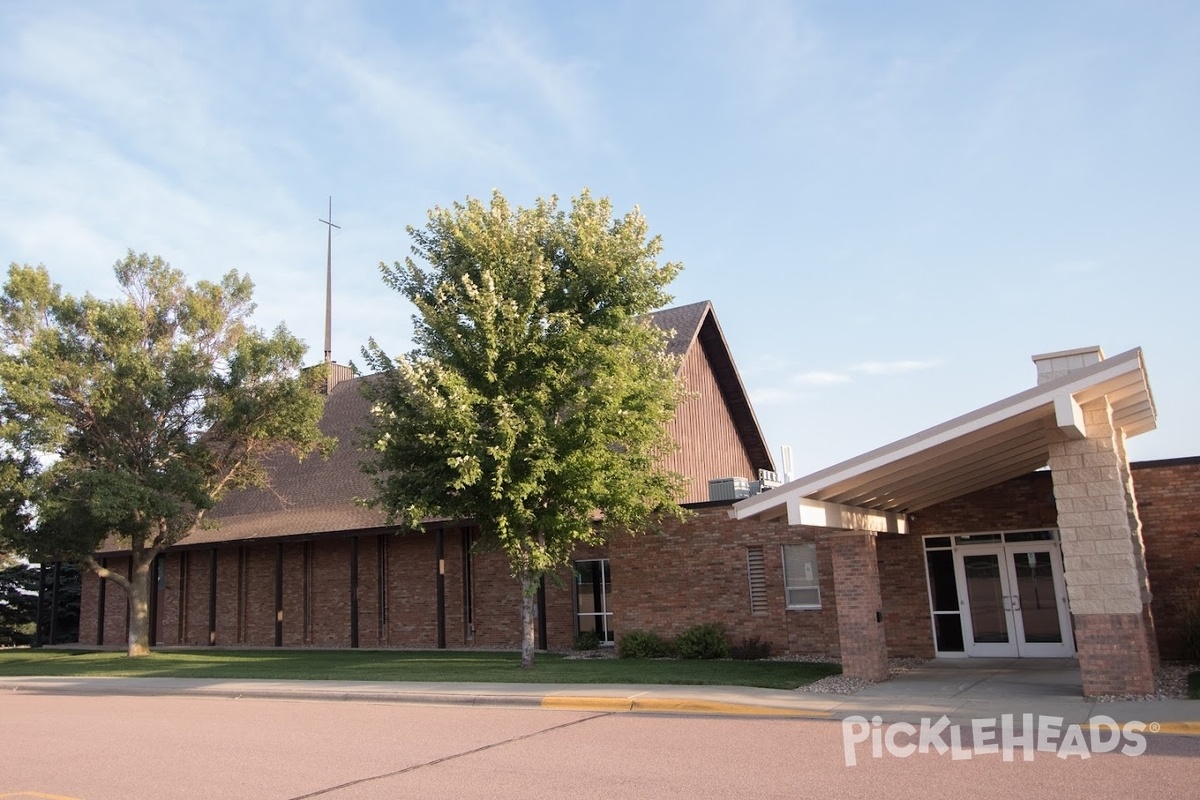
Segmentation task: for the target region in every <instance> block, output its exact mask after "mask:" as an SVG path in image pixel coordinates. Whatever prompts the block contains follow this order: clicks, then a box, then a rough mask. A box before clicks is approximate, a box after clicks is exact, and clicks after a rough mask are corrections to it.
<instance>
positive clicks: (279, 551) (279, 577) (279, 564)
mask: <svg viewBox="0 0 1200 800" xmlns="http://www.w3.org/2000/svg"><path fill="white" fill-rule="evenodd" d="M275 646H276V647H283V543H282V542H280V543H279V544H277V545H275Z"/></svg>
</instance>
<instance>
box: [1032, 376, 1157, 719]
mask: <svg viewBox="0 0 1200 800" xmlns="http://www.w3.org/2000/svg"><path fill="white" fill-rule="evenodd" d="M1082 410H1083V415H1084V422H1085V425H1086V433H1087V435H1086V437H1084V438H1082V439H1071V438H1067V437H1066V436H1065V435H1063V434H1062V433H1061V432H1059V431H1058V430H1057V429H1055V430H1053V431H1051V432H1050V435H1049V448H1050V471H1051V476H1052V478H1053V481H1054V498H1055V502H1056V504H1057V506H1058V527H1059V530H1060V532H1061V534H1062V551H1063V573H1064V576H1065V578H1066V581H1067V598H1068V602H1069V604H1070V608H1071V614H1072V616H1073V619H1074V622H1075V637H1076V644H1077V646H1078V650H1079V666H1080V671H1081V673H1082V678H1083V692H1084V694H1085V695H1089V696H1092V695H1105V694H1149V693H1151V692H1153V691H1154V661H1155V657H1154V650H1155V648H1154V647H1153V645H1154V643H1153V642H1152V641H1151V636H1152V631H1153V628H1152V627H1150V626H1148V623H1149V621H1150V618H1149V612H1148V610H1147V609H1148V605H1149V602H1150V588H1149V583H1148V581H1147V579H1146V560H1145V550H1144V548H1143V545H1142V531H1141V522H1140V520H1139V519H1138V513H1137V500H1136V498H1135V497H1134V493H1133V483H1132V481H1131V480H1130V473H1129V464H1128V463H1127V461H1126V458H1125V443H1124V434H1123V433H1122V432H1121V431H1120V430H1114V429H1113V425H1112V412H1111V408H1110V407H1109V405H1108V401H1107V400H1105V399H1104V398H1101V399H1099V400H1095V401H1093V402H1091V403H1088V404H1086V405H1084V406H1083V408H1082Z"/></svg>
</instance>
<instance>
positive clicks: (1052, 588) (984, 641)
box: [955, 544, 1075, 657]
mask: <svg viewBox="0 0 1200 800" xmlns="http://www.w3.org/2000/svg"><path fill="white" fill-rule="evenodd" d="M955 560H956V564H955V567H956V571H957V572H958V585H959V586H960V587H961V589H960V603H961V605H962V606H963V607H964V609H965V610H966V612H967V613H966V614H964V615H963V628H964V630H963V633H964V634H965V636H964V639H965V645H966V652H967V655H972V656H1043V657H1046V656H1050V657H1053V656H1070V655H1072V654H1073V653H1074V652H1075V647H1074V643H1073V641H1072V637H1071V626H1070V618H1069V616H1068V613H1067V602H1066V586H1065V584H1064V582H1063V575H1062V561H1061V558H1060V556H1059V551H1058V548H1057V546H1055V545H1050V544H1046V545H1032V544H1011V545H998V546H996V547H970V548H960V549H959V550H958V551H957V558H956V559H955Z"/></svg>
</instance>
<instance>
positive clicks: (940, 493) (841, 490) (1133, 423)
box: [731, 348, 1156, 527]
mask: <svg viewBox="0 0 1200 800" xmlns="http://www.w3.org/2000/svg"><path fill="white" fill-rule="evenodd" d="M1101 397H1106V398H1108V401H1109V403H1110V405H1111V407H1112V418H1113V425H1114V426H1115V427H1116V428H1118V429H1120V430H1122V431H1124V433H1125V435H1126V436H1136V435H1137V434H1139V433H1144V432H1145V431H1148V430H1153V429H1154V427H1155V424H1156V412H1155V408H1154V398H1153V396H1152V395H1151V394H1150V385H1149V382H1148V379H1147V377H1146V369H1145V365H1144V363H1143V360H1142V351H1141V349H1140V348H1135V349H1133V350H1129V351H1127V352H1124V353H1121V354H1120V355H1118V356H1114V357H1113V358H1110V359H1107V360H1102V361H1099V362H1098V363H1096V364H1093V365H1091V366H1088V367H1084V368H1082V369H1077V370H1073V371H1071V372H1069V373H1067V374H1066V375H1063V376H1062V377H1060V378H1057V379H1054V380H1049V381H1047V382H1045V383H1042V384H1039V385H1038V386H1036V387H1034V388H1032V389H1028V390H1026V391H1024V392H1020V393H1018V394H1015V395H1012V396H1010V397H1006V398H1004V399H1003V400H1000V401H997V402H995V403H992V404H990V405H987V406H984V407H982V408H979V409H977V410H975V411H972V412H971V413H969V414H964V415H962V416H960V417H955V418H954V419H951V420H949V421H947V422H943V423H942V424H940V425H936V426H934V427H932V428H929V429H928V430H924V431H921V432H920V433H917V434H914V435H912V436H909V437H907V438H904V439H900V440H899V441H896V442H893V443H892V444H889V445H885V446H884V447H880V448H878V449H876V450H872V451H870V452H868V453H864V454H863V455H860V456H857V457H856V458H852V459H849V460H847V461H843V462H841V463H840V464H835V465H833V466H832V467H828V468H827V469H823V470H821V471H819V472H814V473H812V474H811V475H806V476H804V477H802V478H797V479H796V480H794V481H792V482H790V483H787V484H784V485H783V486H780V487H778V488H775V489H772V490H771V491H769V492H764V493H763V494H760V495H757V496H755V497H751V498H748V499H746V500H742V501H740V502H738V503H736V504H735V505H734V506H733V511H732V512H731V513H732V514H733V515H734V516H735V517H736V518H737V519H746V518H748V517H759V518H768V519H769V518H774V517H778V516H783V515H784V514H787V515H788V517H789V519H792V518H796V519H799V518H801V517H802V513H801V508H800V507H801V506H802V505H804V504H806V503H808V504H810V505H811V503H812V502H815V503H826V504H835V505H837V506H840V507H843V508H846V507H848V508H853V509H856V510H868V511H872V512H883V513H888V514H904V513H907V512H912V511H918V510H920V509H922V508H927V507H929V506H932V505H935V504H937V503H940V502H943V501H946V500H950V499H953V498H955V497H961V496H962V495H965V494H968V493H970V492H973V491H976V490H978V489H983V488H986V487H988V486H994V485H996V484H998V483H1003V482H1004V481H1006V480H1009V479H1011V478H1016V477H1019V476H1021V475H1024V474H1027V473H1029V472H1033V471H1034V470H1037V469H1040V468H1042V467H1044V466H1046V465H1047V463H1048V462H1049V444H1048V441H1049V440H1048V438H1047V436H1046V433H1047V431H1048V430H1052V429H1060V430H1063V431H1064V432H1065V433H1067V435H1069V436H1082V435H1083V433H1082V431H1081V430H1080V429H1079V426H1080V425H1081V423H1080V422H1079V420H1080V419H1081V415H1080V414H1079V412H1078V407H1079V406H1081V405H1083V404H1085V403H1088V402H1090V401H1092V400H1096V399H1099V398H1101ZM835 527H837V526H835Z"/></svg>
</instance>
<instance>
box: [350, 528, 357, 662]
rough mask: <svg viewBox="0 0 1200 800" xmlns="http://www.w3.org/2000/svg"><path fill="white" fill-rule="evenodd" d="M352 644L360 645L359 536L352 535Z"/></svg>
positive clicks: (354, 645)
mask: <svg viewBox="0 0 1200 800" xmlns="http://www.w3.org/2000/svg"><path fill="white" fill-rule="evenodd" d="M350 646H351V647H358V537H357V536H351V537H350Z"/></svg>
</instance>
